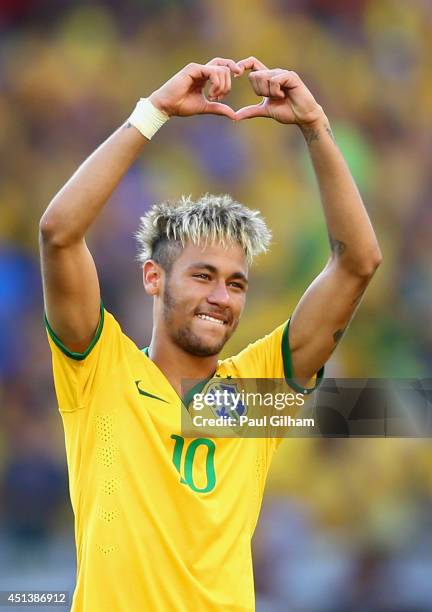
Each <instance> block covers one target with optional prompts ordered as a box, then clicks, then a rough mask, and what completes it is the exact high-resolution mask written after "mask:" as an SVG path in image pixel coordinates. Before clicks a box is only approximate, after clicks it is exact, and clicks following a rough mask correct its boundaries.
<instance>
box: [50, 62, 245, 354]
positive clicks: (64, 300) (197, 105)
mask: <svg viewBox="0 0 432 612" xmlns="http://www.w3.org/2000/svg"><path fill="white" fill-rule="evenodd" d="M231 72H234V73H239V72H240V69H239V68H238V67H237V66H236V64H235V63H234V62H233V61H232V60H228V59H221V58H216V59H214V60H212V61H210V62H209V63H208V64H206V65H200V64H188V65H187V66H185V68H183V69H182V70H180V72H178V73H177V74H175V75H174V76H173V77H172V78H171V79H170V80H169V81H167V82H166V83H165V84H164V85H162V87H160V88H159V89H158V90H156V91H155V92H153V93H152V94H151V95H150V96H149V100H150V102H151V104H150V105H148V104H147V108H145V107H144V109H143V108H142V104H141V106H140V110H139V111H137V112H136V113H134V115H133V116H132V117H133V118H132V117H131V122H129V121H128V122H126V123H125V124H124V125H122V126H121V127H120V128H119V129H118V130H117V131H116V132H114V134H112V135H111V136H110V137H109V138H108V140H106V141H105V142H104V143H103V144H102V145H100V147H99V148H98V149H96V151H95V152H94V153H93V154H92V155H90V157H89V158H88V159H87V160H86V161H85V162H84V163H83V164H82V165H81V166H80V167H79V168H78V170H77V171H76V172H75V174H74V175H73V176H72V177H71V178H70V179H69V181H68V182H67V183H66V184H65V185H64V187H63V188H62V189H61V190H60V191H59V192H58V194H57V195H56V196H55V197H54V199H53V200H52V202H51V203H50V204H49V206H48V208H47V209H46V211H45V212H44V214H43V216H42V218H41V220H40V226H39V243H40V253H41V268H42V278H43V290H44V301H45V311H46V315H47V318H48V322H49V324H50V326H51V328H52V329H53V330H54V332H55V333H56V335H57V336H58V337H59V339H60V340H61V341H62V343H63V344H64V345H65V346H66V347H67V348H68V349H69V350H71V351H74V352H79V353H82V352H84V351H85V350H86V349H87V347H88V346H89V344H90V343H91V340H92V338H93V336H94V334H95V331H96V328H97V326H98V322H99V316H100V291H99V282H98V277H97V272H96V268H95V264H94V261H93V258H92V256H91V254H90V251H89V250H88V248H87V245H86V242H85V235H86V233H87V230H88V229H89V227H90V226H91V224H92V223H93V221H94V220H95V219H96V217H97V216H98V214H99V213H100V211H101V210H102V208H103V206H104V205H105V204H106V202H107V200H108V198H109V197H110V195H111V194H112V192H113V191H114V189H115V188H116V187H117V185H118V184H119V182H120V181H121V179H122V177H123V176H124V175H125V173H126V172H127V171H128V169H129V167H130V166H131V164H132V163H133V162H134V161H135V160H136V159H137V157H138V155H139V154H140V153H141V151H142V150H143V148H144V147H145V146H146V145H147V144H148V142H149V139H148V138H146V137H145V136H144V135H143V133H147V130H146V126H145V125H144V124H149V123H152V122H153V123H154V122H155V121H156V122H157V121H160V122H162V121H163V119H166V118H168V117H169V116H171V115H179V116H189V115H196V114H204V113H211V114H219V115H225V116H227V117H229V118H231V119H233V118H234V111H233V110H232V109H231V108H229V107H228V106H226V105H224V104H221V103H219V102H217V99H218V98H220V97H223V96H225V95H226V94H227V93H228V92H229V90H230V87H231ZM207 83H209V98H210V100H213V101H209V100H208V99H207V98H206V97H205V96H204V93H203V91H204V87H205V86H206V84H207ZM140 113H141V114H140ZM135 126H138V127H139V128H140V129H137V127H135ZM143 126H144V127H143ZM142 132H143V133H142Z"/></svg>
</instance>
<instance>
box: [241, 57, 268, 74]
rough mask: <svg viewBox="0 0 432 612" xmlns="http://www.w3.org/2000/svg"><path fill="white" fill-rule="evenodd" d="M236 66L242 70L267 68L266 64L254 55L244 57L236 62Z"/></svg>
mask: <svg viewBox="0 0 432 612" xmlns="http://www.w3.org/2000/svg"><path fill="white" fill-rule="evenodd" d="M237 66H238V67H239V68H240V69H241V70H242V71H243V72H244V71H245V70H268V68H267V66H266V65H265V64H263V63H262V62H261V61H260V60H258V59H257V58H256V57H253V56H251V57H247V58H246V59H243V60H240V61H239V62H237Z"/></svg>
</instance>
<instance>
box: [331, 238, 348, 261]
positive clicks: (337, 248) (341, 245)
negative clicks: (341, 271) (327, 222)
mask: <svg viewBox="0 0 432 612" xmlns="http://www.w3.org/2000/svg"><path fill="white" fill-rule="evenodd" d="M329 241H330V248H331V251H332V253H334V254H335V255H338V256H340V255H342V253H343V252H344V251H345V248H346V245H345V242H342V241H341V240H337V239H336V238H333V236H331V235H330V234H329Z"/></svg>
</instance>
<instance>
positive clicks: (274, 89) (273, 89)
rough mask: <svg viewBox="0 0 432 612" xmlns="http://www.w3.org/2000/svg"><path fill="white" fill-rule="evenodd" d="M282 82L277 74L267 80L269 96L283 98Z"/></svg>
mask: <svg viewBox="0 0 432 612" xmlns="http://www.w3.org/2000/svg"><path fill="white" fill-rule="evenodd" d="M282 83H283V80H282V79H281V77H278V76H274V77H272V78H271V79H270V80H269V85H270V93H269V97H270V98H279V99H283V98H285V93H284V91H283V89H282Z"/></svg>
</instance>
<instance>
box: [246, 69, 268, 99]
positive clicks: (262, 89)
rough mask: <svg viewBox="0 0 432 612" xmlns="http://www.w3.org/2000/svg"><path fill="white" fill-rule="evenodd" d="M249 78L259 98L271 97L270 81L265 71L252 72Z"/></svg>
mask: <svg viewBox="0 0 432 612" xmlns="http://www.w3.org/2000/svg"><path fill="white" fill-rule="evenodd" d="M248 78H249V82H250V84H251V85H252V88H253V90H254V92H255V93H256V95H257V96H264V97H267V98H268V97H269V96H270V79H269V77H268V76H267V74H266V72H265V71H257V72H251V73H250V74H249V77H248Z"/></svg>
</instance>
